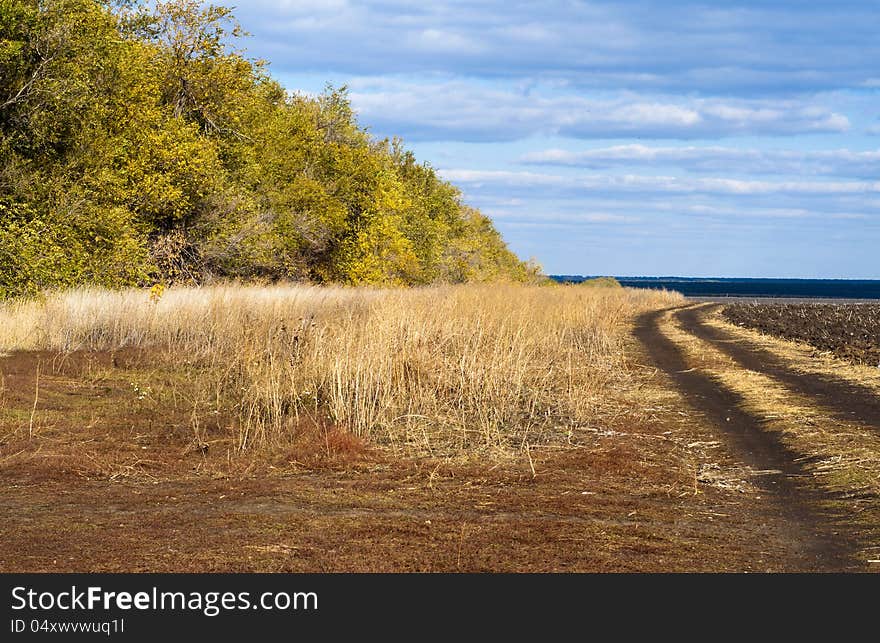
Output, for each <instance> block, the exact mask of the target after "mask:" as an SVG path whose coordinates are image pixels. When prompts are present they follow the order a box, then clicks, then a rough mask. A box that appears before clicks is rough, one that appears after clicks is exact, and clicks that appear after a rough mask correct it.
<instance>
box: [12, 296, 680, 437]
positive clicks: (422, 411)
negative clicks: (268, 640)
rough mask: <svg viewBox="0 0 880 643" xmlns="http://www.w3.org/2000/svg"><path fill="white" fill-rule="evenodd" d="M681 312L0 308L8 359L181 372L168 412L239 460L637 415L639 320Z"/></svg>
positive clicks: (403, 304) (223, 299)
mask: <svg viewBox="0 0 880 643" xmlns="http://www.w3.org/2000/svg"><path fill="white" fill-rule="evenodd" d="M680 301H681V297H680V295H677V294H673V293H661V292H654V291H646V290H629V289H606V288H600V289H592V288H586V289H581V288H566V287H545V286H524V285H515V284H507V285H500V284H494V285H485V286H483V285H473V286H439V287H428V288H419V289H399V288H398V289H378V288H343V287H314V286H293V285H278V286H273V287H258V286H235V285H229V286H216V287H208V288H183V287H181V288H172V289H169V290H168V291H166V292H161V291H158V290H154V291H152V293H151V292H147V291H144V290H138V289H133V290H125V291H110V290H99V289H78V290H72V291H62V292H58V293H53V294H49V295H47V296H45V297H44V298H42V299H40V300H17V301H13V302H8V303H6V304H4V305H2V306H0V351H52V352H54V353H60V354H71V353H75V352H82V351H93V352H94V351H99V352H104V353H106V352H112V351H120V350H137V351H141V352H143V353H144V354H145V355H146V356H147V357H146V358H145V359H146V360H147V361H148V362H149V363H150V364H152V365H154V366H155V367H157V368H162V369H163V370H165V371H167V372H178V373H180V372H185V373H187V374H188V375H187V377H185V378H183V381H182V382H181V384H180V386H181V387H182V388H183V389H185V390H186V394H187V395H186V396H183V395H174V393H173V391H168V394H167V395H166V397H169V396H170V397H171V398H174V399H178V400H180V399H184V397H186V399H188V400H190V402H188V403H189V404H190V405H191V406H192V408H191V409H189V410H190V411H191V424H192V425H193V427H194V428H193V435H194V436H195V437H196V438H197V439H198V440H204V441H208V440H211V439H214V440H221V441H230V440H231V442H232V443H234V446H235V449H237V450H246V449H249V448H251V447H255V446H277V445H279V444H284V443H289V442H290V441H291V440H293V439H295V438H296V437H297V436H298V434H300V433H303V432H310V431H314V429H315V428H316V427H317V428H328V427H329V428H332V429H333V430H334V431H341V432H343V433H346V434H349V435H352V436H355V437H356V438H358V439H359V440H362V441H364V442H366V443H372V444H384V445H388V446H391V447H394V448H400V449H403V450H406V451H410V452H419V453H431V454H437V453H450V452H456V451H458V452H461V451H473V450H477V451H508V450H511V449H513V450H522V449H527V448H528V447H529V445H533V444H543V443H548V442H555V443H563V442H566V441H567V442H570V441H571V440H572V439H575V438H576V437H577V433H578V431H581V430H583V429H584V428H585V427H590V426H594V425H596V424H597V423H598V424H601V422H602V420H603V418H605V417H608V416H609V415H614V414H620V413H625V412H628V411H627V409H626V407H628V406H629V407H633V409H632V410H633V411H634V412H638V411H639V405H638V404H635V405H634V399H631V398H634V396H635V393H634V392H633V391H632V386H633V379H632V372H631V371H630V368H631V367H630V365H629V356H628V355H627V351H626V349H625V344H626V342H627V341H628V334H629V331H630V328H631V325H632V322H633V319H634V318H635V317H636V315H638V314H639V313H641V312H644V311H646V310H650V309H656V308H660V307H665V306H669V305H673V304H676V303H679V302H680ZM143 385H144V386H146V385H149V382H146V383H144V384H143ZM154 402H155V403H156V404H157V405H161V404H163V403H164V402H162V401H161V400H159V399H156V400H154ZM218 418H219V419H218ZM209 423H210V424H212V425H213V426H214V430H213V435H210V436H207V435H203V434H202V433H199V427H204V426H206V425H207V424H209Z"/></svg>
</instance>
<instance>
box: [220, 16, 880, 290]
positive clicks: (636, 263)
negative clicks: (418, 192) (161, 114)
mask: <svg viewBox="0 0 880 643" xmlns="http://www.w3.org/2000/svg"><path fill="white" fill-rule="evenodd" d="M235 13H236V16H237V17H238V19H239V21H240V22H241V23H242V25H243V26H244V27H245V29H246V30H247V31H249V32H250V33H251V34H252V35H251V37H249V38H248V39H247V40H246V41H245V42H244V46H245V47H246V48H247V51H248V53H249V55H250V56H253V57H256V58H262V59H265V60H267V61H269V63H270V71H271V73H272V75H273V76H274V77H275V78H276V79H277V80H279V81H280V82H281V83H282V84H283V85H284V86H285V87H286V88H287V89H288V90H291V91H300V92H303V93H310V94H311V93H318V92H320V91H321V90H322V88H323V87H324V85H325V84H326V83H328V82H330V83H333V84H334V85H336V86H341V85H347V86H348V87H349V91H350V98H351V101H352V105H353V107H354V108H355V110H356V112H357V114H358V119H359V122H360V124H361V125H363V126H365V127H367V128H368V129H369V131H370V132H371V133H372V134H373V135H375V136H377V137H379V138H384V137H392V136H400V137H402V138H403V140H404V142H405V143H406V146H407V147H408V148H409V149H411V150H413V152H414V153H415V154H416V156H417V157H418V158H419V159H420V160H423V161H427V162H428V163H430V164H431V165H432V166H433V167H434V168H435V169H437V170H438V172H439V173H440V174H441V176H443V177H444V178H446V179H448V180H450V181H452V182H453V183H454V184H455V185H457V186H458V187H459V188H460V189H461V191H462V193H463V195H464V199H465V201H466V202H467V203H468V204H469V205H472V206H476V207H478V208H480V209H481V210H482V211H483V212H484V213H485V214H487V215H488V216H490V217H491V218H492V219H493V221H494V222H495V225H496V227H497V228H498V229H499V230H500V231H501V233H502V235H503V236H504V238H505V240H506V241H507V242H508V244H509V245H510V247H511V249H512V250H513V251H514V252H516V253H517V254H518V255H519V256H520V257H522V258H524V259H526V258H530V257H534V258H536V259H537V260H538V261H539V262H540V263H541V265H542V266H543V267H544V270H545V272H546V273H548V274H583V275H603V274H607V275H618V276H638V275H678V276H695V277H699V276H707V277H708V276H717V277H778V278H785V277H792V278H794V277H804V278H864V279H871V278H880V65H878V61H880V38H878V37H877V34H878V33H880V1H878V0H874V1H864V2H850V1H847V0H839V1H830V0H828V1H825V2H802V1H790V2H785V1H774V0H766V1H757V0H755V1H752V2H745V1H729V2H723V1H717V2H702V3H692V2H679V1H673V0H665V1H648V0H630V1H627V2H620V1H618V2H579V1H574V0H566V1H555V0H541V1H540V2H516V1H511V0H507V1H501V2H493V1H488V0H487V1H484V2H469V1H464V0H445V1H442V2H429V1H426V0H425V1H422V2H403V1H399V0H380V1H376V2H368V1H364V2H360V1H353V0H351V1H349V0H304V1H298V0H274V1H272V0H253V1H245V0H242V1H241V2H239V4H238V6H237V8H236V11H235Z"/></svg>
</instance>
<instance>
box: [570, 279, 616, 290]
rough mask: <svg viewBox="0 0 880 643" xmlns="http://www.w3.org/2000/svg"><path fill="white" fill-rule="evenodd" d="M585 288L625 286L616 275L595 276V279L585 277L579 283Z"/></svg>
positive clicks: (579, 285)
mask: <svg viewBox="0 0 880 643" xmlns="http://www.w3.org/2000/svg"><path fill="white" fill-rule="evenodd" d="M577 286H578V287H579V288H580V287H584V288H623V286H621V285H620V282H619V281H617V279H615V278H614V277H594V278H593V279H585V280H583V281H581V282H580V283H578V284H577Z"/></svg>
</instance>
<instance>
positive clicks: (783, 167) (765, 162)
mask: <svg viewBox="0 0 880 643" xmlns="http://www.w3.org/2000/svg"><path fill="white" fill-rule="evenodd" d="M520 162H522V163H525V164H531V165H556V166H569V167H584V168H592V169H611V168H619V167H634V166H655V167H656V166H676V167H679V168H682V169H684V170H686V171H689V172H726V173H728V174H730V173H743V174H799V175H812V176H818V175H833V176H841V177H854V178H873V177H880V150H870V151H852V150H847V149H837V150H809V151H800V150H762V149H756V148H735V147H716V146H712V147H708V146H702V147H698V146H686V147H663V146H647V145H642V144H631V145H616V146H612V147H604V148H599V149H589V150H581V151H577V152H573V151H569V150H562V149H548V150H540V151H536V152H530V153H528V154H525V155H523V156H522V157H521V158H520Z"/></svg>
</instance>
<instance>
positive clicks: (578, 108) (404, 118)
mask: <svg viewBox="0 0 880 643" xmlns="http://www.w3.org/2000/svg"><path fill="white" fill-rule="evenodd" d="M349 85H350V87H351V100H352V104H353V106H354V107H355V109H356V110H357V111H358V113H359V115H360V118H361V121H362V122H364V123H367V124H369V125H370V126H371V127H372V128H373V129H374V130H375V131H377V132H378V133H380V134H383V135H391V134H400V135H402V136H403V137H404V139H410V140H463V141H503V140H516V139H520V138H526V137H529V136H533V135H558V136H567V137H572V138H584V139H587V138H615V137H622V136H640V137H648V138H681V139H693V138H707V137H708V138H717V137H724V136H733V135H771V136H773V135H794V134H802V133H813V132H832V133H834V132H843V131H846V130H847V129H848V128H849V121H848V120H847V118H846V117H845V116H843V115H841V114H837V113H835V112H833V111H831V110H830V109H828V108H827V107H824V106H821V105H815V104H812V103H810V102H806V101H799V100H767V99H765V100H742V99H722V98H690V97H671V96H670V97H656V96H642V95H638V94H633V93H629V92H627V93H619V94H618V95H616V96H611V97H604V96H603V97H592V96H585V95H579V94H576V93H561V92H560V91H559V88H558V87H555V86H549V87H548V86H545V85H531V86H529V87H528V88H527V91H522V90H517V89H515V88H507V87H502V88H497V87H494V86H488V85H486V84H482V83H477V82H474V81H465V80H437V79H431V80H419V81H413V80H405V79H400V78H383V77H359V78H355V79H352V80H351V81H350V83H349Z"/></svg>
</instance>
